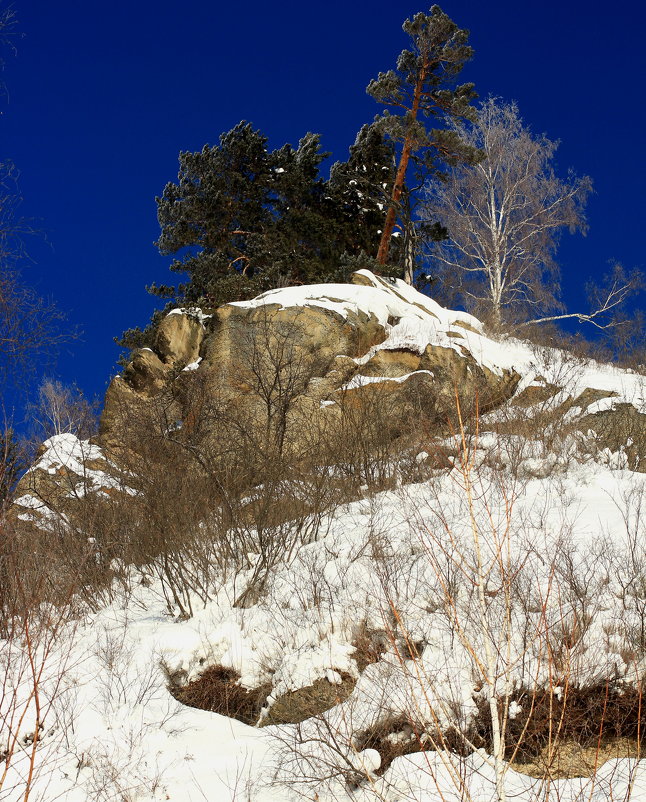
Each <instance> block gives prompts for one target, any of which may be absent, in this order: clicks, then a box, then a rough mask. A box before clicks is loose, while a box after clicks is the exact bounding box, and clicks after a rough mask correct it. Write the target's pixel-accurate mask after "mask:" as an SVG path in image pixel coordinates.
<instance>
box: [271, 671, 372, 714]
mask: <svg viewBox="0 0 646 802" xmlns="http://www.w3.org/2000/svg"><path fill="white" fill-rule="evenodd" d="M340 674H341V678H342V681H341V682H340V683H332V682H329V681H328V680H326V679H317V680H316V681H315V682H314V683H312V685H308V686H306V687H305V688H299V689H298V690H296V691H291V692H290V693H286V694H285V695H284V696H281V697H279V698H278V699H276V701H275V702H274V703H273V704H272V706H271V707H270V709H269V713H268V714H267V715H266V717H265V718H263V720H262V724H261V726H262V727H267V726H269V725H270V724H299V723H300V722H301V721H305V719H308V718H311V717H312V716H319V715H320V714H321V713H325V711H326V710H329V709H330V708H332V707H334V706H335V705H338V704H339V703H340V702H343V701H345V699H347V698H348V696H350V694H351V693H352V691H353V690H354V686H355V683H356V680H355V679H354V678H353V677H351V676H350V675H349V674H346V673H345V672H340Z"/></svg>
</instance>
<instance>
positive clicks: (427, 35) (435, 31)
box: [367, 6, 480, 282]
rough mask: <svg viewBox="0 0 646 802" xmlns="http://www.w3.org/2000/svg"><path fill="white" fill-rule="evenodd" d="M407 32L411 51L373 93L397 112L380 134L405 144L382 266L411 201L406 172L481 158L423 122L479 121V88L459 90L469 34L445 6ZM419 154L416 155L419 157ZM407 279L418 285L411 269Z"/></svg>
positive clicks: (381, 122)
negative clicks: (457, 80) (413, 160)
mask: <svg viewBox="0 0 646 802" xmlns="http://www.w3.org/2000/svg"><path fill="white" fill-rule="evenodd" d="M403 29H404V31H405V32H406V33H407V34H408V35H409V36H410V38H411V45H412V47H411V49H410V50H404V51H402V53H401V54H400V56H399V58H398V59H397V68H396V69H395V70H389V71H388V72H385V73H384V72H382V73H379V77H378V78H377V79H375V80H373V81H371V82H370V83H369V84H368V88H367V92H368V94H369V95H371V96H372V97H373V98H374V99H375V100H377V101H378V102H379V103H383V104H384V105H385V106H388V107H390V108H392V109H394V110H395V113H394V114H391V113H389V112H388V111H386V112H384V114H383V115H382V116H381V117H379V118H377V125H378V127H379V128H380V130H381V131H382V132H383V133H384V134H386V135H387V136H388V137H389V138H391V139H392V140H393V141H395V142H398V143H400V144H401V150H400V153H399V162H398V165H397V171H396V173H395V177H394V181H393V183H392V187H391V192H390V198H389V205H388V210H387V212H386V219H385V222H384V224H383V231H382V235H381V240H380V243H379V250H378V253H377V261H378V262H379V263H380V264H382V265H385V264H387V262H388V261H389V250H390V244H391V240H392V236H393V232H394V229H395V224H396V220H397V216H398V214H400V213H401V211H402V208H405V204H403V203H402V201H405V199H406V173H407V170H408V165H409V162H410V161H411V158H413V157H415V158H416V161H417V164H418V166H420V167H422V168H423V169H424V170H426V171H427V172H431V173H436V174H437V173H439V172H441V168H442V166H443V165H444V164H446V163H449V164H452V163H456V162H458V161H476V160H478V158H480V154H479V152H478V151H476V150H475V149H474V148H471V147H469V146H467V145H465V144H464V143H463V142H462V140H461V139H460V138H459V136H458V134H457V133H456V132H455V131H454V130H446V129H432V130H428V128H427V125H426V123H425V122H424V119H423V118H428V117H430V118H433V120H434V121H435V120H437V121H442V120H443V119H451V118H460V117H461V118H467V119H473V118H474V115H475V111H474V109H473V107H472V106H471V101H472V100H473V99H474V98H475V96H476V95H475V92H474V89H473V84H469V83H467V84H462V85H459V86H454V79H455V78H456V76H457V75H458V74H459V73H460V71H461V70H462V68H463V66H464V64H465V62H466V61H468V60H469V59H470V58H471V57H472V55H473V50H472V48H471V47H469V45H468V44H467V42H468V38H469V32H468V31H466V30H463V29H460V28H458V26H457V25H456V24H455V23H454V22H453V20H451V19H450V18H449V17H448V16H447V15H446V14H445V13H444V12H443V11H442V10H441V9H440V7H439V6H433V7H432V8H431V10H430V14H423V13H419V14H416V15H415V17H414V18H413V19H412V20H406V22H405V23H404V25H403ZM418 153H419V155H416V154H418ZM406 279H407V280H408V281H409V282H412V272H411V269H410V266H409V269H408V271H407V276H406Z"/></svg>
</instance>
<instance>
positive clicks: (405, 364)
mask: <svg viewBox="0 0 646 802" xmlns="http://www.w3.org/2000/svg"><path fill="white" fill-rule="evenodd" d="M489 342H490V341H489V340H488V339H487V338H486V337H485V336H484V334H483V330H482V326H481V324H480V322H479V321H478V320H476V319H475V318H473V317H472V316H470V315H467V314H464V313H461V312H450V311H448V310H446V309H443V308H442V307H440V306H439V305H438V304H436V303H435V302H433V301H432V300H431V299H429V298H427V297H425V296H423V295H421V294H420V293H417V292H416V291H415V290H413V289H412V288H411V287H409V286H407V285H406V284H404V283H403V282H396V281H389V280H386V279H382V278H379V277H377V276H374V275H373V274H371V273H369V272H368V271H360V272H359V273H356V274H355V275H354V277H353V283H352V284H347V285H340V284H336V285H335V284H328V285H313V286H303V287H291V288H287V289H282V290H273V291H270V292H267V293H264V294H263V295H261V296H259V297H258V298H256V299H254V300H252V301H248V302H241V303H231V304H226V305H225V306H222V307H220V308H219V309H218V310H216V312H215V313H214V314H213V315H212V316H209V317H208V318H205V317H201V316H199V317H198V316H197V315H196V314H195V312H194V311H191V310H188V311H184V310H174V311H173V312H172V313H171V314H170V315H168V316H167V317H166V318H165V319H164V320H163V321H162V323H161V324H160V326H159V329H158V331H157V336H156V341H155V345H154V349H153V350H150V349H142V350H140V351H138V352H135V354H133V357H132V360H131V362H130V363H129V364H128V366H127V367H126V369H125V371H124V373H123V376H120V377H117V378H116V379H114V380H113V382H112V384H111V386H110V388H109V390H108V393H107V396H106V402H105V409H104V413H103V418H102V423H101V438H102V442H103V443H104V444H106V445H108V446H110V445H114V444H116V443H118V442H120V443H122V444H123V442H124V440H125V441H127V439H128V437H127V435H126V436H125V437H124V432H125V430H126V429H127V426H128V424H129V423H130V422H131V421H133V420H134V419H136V418H137V417H138V416H140V415H141V414H142V413H144V412H145V410H146V408H151V407H152V406H153V404H152V403H151V402H153V401H154V399H159V398H160V396H166V398H167V400H166V402H165V403H166V404H167V407H168V408H170V407H173V412H172V415H171V417H173V418H174V419H176V420H177V423H178V425H179V424H182V425H183V424H184V423H185V422H186V420H187V419H188V418H190V416H191V415H193V414H194V401H195V399H194V398H191V394H190V393H183V392H182V388H183V387H184V386H185V385H186V383H187V378H186V374H187V373H191V374H193V375H192V376H191V377H190V378H191V380H192V381H193V382H194V381H195V379H196V376H199V377H200V378H201V379H202V381H203V382H204V383H205V384H206V386H207V387H211V388H212V391H213V393H215V392H216V387H217V392H219V393H225V394H229V395H235V396H236V397H237V401H238V403H239V404H247V405H249V407H250V410H253V411H254V413H257V414H260V410H259V407H262V406H263V404H264V405H265V406H267V405H268V404H269V405H270V406H271V404H272V403H277V404H280V403H282V402H284V401H285V399H284V398H283V399H278V398H274V399H271V398H268V397H267V393H268V392H271V391H269V390H268V388H267V386H266V385H267V382H268V377H269V376H272V379H271V381H274V379H275V378H276V377H278V384H279V385H281V388H282V389H278V390H277V391H276V392H277V393H278V394H280V392H284V393H287V394H291V396H292V397H291V398H290V399H289V401H290V404H291V402H292V401H296V397H298V403H294V404H293V405H292V406H293V408H294V409H296V408H299V407H300V409H301V411H302V410H303V409H307V414H308V416H309V419H310V423H311V424H312V425H328V424H326V423H325V421H326V420H330V419H333V418H334V416H335V415H336V416H338V414H342V413H339V409H340V408H341V407H342V406H343V404H346V403H351V404H352V406H353V407H354V408H355V409H356V406H357V405H359V404H361V403H364V402H365V403H369V404H374V403H375V395H376V393H377V392H378V394H379V397H380V398H381V399H384V398H386V397H387V398H388V399H389V401H390V403H391V405H392V406H395V407H397V406H398V407H400V408H401V410H402V412H404V413H405V412H406V410H408V411H409V412H410V413H411V414H412V412H413V408H416V409H417V410H418V411H419V410H424V409H427V410H429V411H434V412H435V414H436V415H437V416H443V417H444V418H446V415H447V414H448V411H449V410H450V409H451V408H455V406H456V397H457V399H458V401H459V402H460V403H462V404H464V406H465V408H466V407H472V406H473V404H474V399H476V397H478V398H479V405H480V409H488V408H491V407H493V406H496V405H497V404H500V403H503V402H504V401H505V400H507V399H508V398H510V397H511V396H512V395H513V393H514V391H515V389H516V387H517V385H518V383H519V381H520V378H521V377H520V374H519V373H518V372H516V371H515V370H514V369H513V367H511V366H507V365H502V366H501V365H499V364H496V361H495V359H494V360H492V359H490V358H489V357H488V356H487V351H488V345H487V344H488V343H489ZM411 399H414V403H413V402H411ZM411 403H412V406H411ZM334 407H336V409H334ZM404 417H405V415H404ZM314 418H317V419H320V420H317V421H315V420H314ZM408 423H410V422H408ZM299 425H302V420H301V421H300V422H299Z"/></svg>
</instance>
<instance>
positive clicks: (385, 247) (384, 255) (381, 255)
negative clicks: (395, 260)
mask: <svg viewBox="0 0 646 802" xmlns="http://www.w3.org/2000/svg"><path fill="white" fill-rule="evenodd" d="M428 66H429V65H428V62H427V61H425V62H424V64H423V65H422V68H421V69H420V71H419V75H418V77H417V83H416V84H415V93H414V95H413V104H412V106H411V110H410V113H411V118H410V119H411V124H412V123H414V122H415V120H416V119H417V113H418V112H419V104H420V101H421V99H422V93H423V90H424V79H425V77H426V71H427V70H428ZM412 151H413V136H412V132H410V128H409V133H408V134H406V136H405V137H404V146H403V148H402V155H401V157H400V159H399V166H398V167H397V173H396V175H395V183H394V184H393V191H392V194H391V196H390V206H389V207H388V212H387V214H386V220H385V221H384V229H383V231H382V232H381V241H380V243H379V250H378V252H377V262H379V264H380V265H385V264H386V263H387V262H388V252H389V251H390V240H391V237H392V235H393V231H394V229H395V222H396V219H397V211H396V209H397V206H398V204H399V201H400V199H401V196H402V193H403V191H404V182H405V180H406V170H407V168H408V162H409V161H410V155H411V153H412Z"/></svg>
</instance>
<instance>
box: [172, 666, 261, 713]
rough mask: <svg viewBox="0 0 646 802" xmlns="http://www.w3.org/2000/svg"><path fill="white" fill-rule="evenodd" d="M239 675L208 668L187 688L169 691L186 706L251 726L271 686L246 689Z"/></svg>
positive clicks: (173, 688) (230, 670) (225, 669)
mask: <svg viewBox="0 0 646 802" xmlns="http://www.w3.org/2000/svg"><path fill="white" fill-rule="evenodd" d="M239 681H240V674H238V672H237V671H235V670H234V669H232V668H225V667H224V666H219V665H217V666H211V667H210V668H207V669H206V671H204V673H203V674H201V675H200V676H199V677H198V678H197V679H196V680H193V681H192V682H189V683H188V684H187V685H183V686H181V687H179V686H173V685H171V687H170V688H169V690H170V692H171V693H172V695H173V696H174V697H175V699H177V701H178V702H181V703H182V704H184V705H187V706H188V707H196V708H198V709H199V710H210V711H211V712H212V713H219V714H220V715H221V716H229V718H235V719H237V720H238V721H242V722H243V723H244V724H249V725H250V726H254V725H255V724H256V723H257V722H258V718H259V716H260V711H261V709H262V706H263V704H264V703H265V700H266V699H267V697H268V696H269V693H270V691H271V686H270V685H261V686H260V687H259V688H254V689H251V690H249V689H247V688H244V687H242V685H240V683H239Z"/></svg>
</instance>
